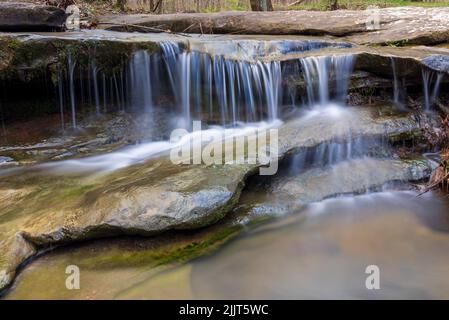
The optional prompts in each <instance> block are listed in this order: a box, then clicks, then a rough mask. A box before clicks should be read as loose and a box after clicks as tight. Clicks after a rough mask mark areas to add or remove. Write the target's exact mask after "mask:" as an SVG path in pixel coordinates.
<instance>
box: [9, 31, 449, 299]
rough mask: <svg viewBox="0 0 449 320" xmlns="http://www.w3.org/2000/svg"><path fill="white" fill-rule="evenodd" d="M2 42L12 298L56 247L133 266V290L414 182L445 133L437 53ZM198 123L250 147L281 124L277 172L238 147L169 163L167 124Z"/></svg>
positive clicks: (247, 40) (226, 41) (331, 43)
mask: <svg viewBox="0 0 449 320" xmlns="http://www.w3.org/2000/svg"><path fill="white" fill-rule="evenodd" d="M0 42H1V43H2V44H3V45H2V46H1V47H0V56H1V57H2V60H1V62H0V81H1V85H2V86H3V91H2V92H1V94H0V101H1V106H2V109H1V113H2V119H3V127H2V129H3V131H2V132H3V134H2V139H3V143H2V145H1V147H0V157H1V158H0V166H1V167H0V199H1V201H0V289H3V290H4V291H3V293H5V294H6V296H7V297H8V296H10V297H14V294H15V290H16V289H15V288H17V292H18V294H19V296H20V295H21V293H22V294H23V292H24V291H23V290H24V289H21V287H20V286H21V281H24V284H23V285H24V288H28V286H33V280H32V279H33V278H35V277H36V276H35V273H33V272H34V271H33V270H34V269H32V268H34V267H32V266H33V265H34V263H32V264H31V267H30V268H31V269H30V270H31V271H29V272H31V273H27V272H28V271H27V269H28V267H25V273H24V276H23V278H24V279H19V281H18V282H16V283H15V284H14V286H13V287H11V284H12V283H13V281H14V278H15V275H16V273H17V270H20V269H21V268H22V267H23V266H24V265H25V264H26V262H28V261H30V260H32V259H33V258H34V257H37V256H39V255H40V254H41V253H44V252H47V251H48V250H49V249H53V248H54V247H56V246H58V247H59V246H62V247H61V248H60V249H58V251H57V253H55V255H56V259H57V261H58V262H57V264H58V266H59V265H60V264H61V265H62V264H64V263H66V262H67V261H68V260H67V259H66V258H65V257H64V252H66V251H67V252H69V254H70V255H71V258H70V259H72V258H73V257H80V256H84V254H85V253H84V252H85V251H84V250H87V251H89V252H91V253H90V254H89V255H88V257H87V258H86V257H83V258H82V259H80V262H79V264H80V267H82V268H86V269H87V270H91V271H92V270H94V269H95V268H93V269H92V268H91V266H92V265H95V266H96V267H98V268H99V269H97V270H95V271H93V272H92V274H90V273H89V277H93V276H94V275H95V274H96V273H97V272H100V273H101V272H103V271H104V272H105V273H108V272H109V271H105V270H109V268H112V269H114V268H124V269H126V268H128V267H129V268H130V269H129V270H128V271H129V273H127V272H123V273H122V272H120V273H119V274H120V277H123V278H122V279H127V277H132V278H133V279H134V280H135V281H138V279H140V280H142V281H144V279H147V278H148V277H152V276H153V275H157V274H158V273H159V272H165V271H164V270H167V268H169V267H173V266H174V265H177V264H179V263H185V262H186V261H190V260H191V259H193V258H198V257H200V256H203V255H206V254H209V253H211V252H212V251H214V250H216V249H217V248H219V247H220V246H221V245H222V244H223V243H225V242H227V241H228V240H230V239H231V238H233V237H235V236H237V235H238V234H239V233H241V232H242V231H244V230H246V229H248V228H250V229H251V228H252V227H253V226H254V225H260V224H261V222H263V221H267V220H270V221H272V220H273V219H279V218H280V217H287V218H288V217H290V216H295V218H292V219H296V217H299V216H302V215H303V212H304V210H305V211H307V208H308V206H310V205H311V204H315V203H321V202H322V201H323V200H324V199H329V198H335V197H339V196H343V195H345V196H348V195H360V194H365V193H371V192H377V191H382V190H404V189H406V190H415V188H416V184H417V183H425V182H426V181H427V180H428V178H429V177H430V175H431V173H432V171H433V170H434V169H435V168H436V166H438V162H437V161H435V160H438V159H437V158H436V157H435V154H434V153H437V152H438V151H439V150H440V149H441V147H442V146H443V144H444V143H445V141H446V139H447V137H446V136H445V134H446V133H445V130H446V129H447V128H445V127H444V123H443V122H442V119H443V118H444V117H445V116H446V113H445V112H446V110H447V101H448V100H447V98H448V97H447V96H446V88H447V84H446V82H447V77H448V75H447V73H448V70H449V69H448V64H447V63H448V59H446V58H447V49H444V48H441V47H439V48H435V47H408V48H398V47H373V46H365V45H360V44H358V43H360V42H359V41H352V40H351V39H350V38H347V39H344V41H342V39H337V38H335V37H326V36H323V37H305V36H250V35H235V36H234V35H227V36H226V35H222V36H215V35H192V36H189V37H186V36H183V35H180V34H173V33H170V34H164V33H159V34H139V33H126V32H113V31H99V30H97V31H83V32H78V33H77V32H74V33H33V34H30V33H21V34H18V33H4V34H1V35H0ZM24 92H26V93H27V94H26V95H24V94H23V93H24ZM194 120H201V121H202V122H203V123H202V124H203V126H204V127H203V130H204V131H203V132H204V133H206V132H209V133H210V132H212V133H215V134H217V133H218V134H225V133H227V134H229V135H230V136H231V137H232V138H233V139H234V138H235V139H236V138H237V137H239V136H245V137H246V139H247V140H246V142H245V145H249V144H251V142H254V141H256V140H257V139H258V135H257V132H258V131H256V130H268V131H269V130H277V131H276V132H277V135H278V140H277V141H278V145H277V146H276V147H274V146H273V145H271V144H270V142H271V141H265V142H263V143H262V145H260V146H259V147H262V146H263V147H266V149H267V150H269V151H270V150H271V151H272V153H270V156H269V160H270V162H271V164H272V165H275V166H276V167H277V168H278V170H277V172H276V174H274V175H269V176H260V175H259V172H260V169H261V167H264V166H266V165H262V164H260V163H252V162H251V161H244V160H245V159H246V160H247V159H248V155H249V151H248V150H245V149H243V151H242V150H241V149H238V148H237V147H236V145H234V144H229V145H225V146H224V147H223V154H226V153H231V154H232V155H233V157H232V161H225V162H217V163H208V164H206V163H198V164H182V161H181V163H180V162H178V163H174V162H173V161H172V159H171V157H170V155H171V150H173V148H175V147H179V146H180V145H182V143H181V142H182V141H181V142H179V141H178V142H173V141H171V140H170V134H171V131H172V130H173V129H176V128H178V129H179V128H182V129H184V130H186V132H190V133H188V134H187V137H190V138H191V137H193V136H194V135H195V131H193V132H192V127H191V123H192V121H194ZM228 137H229V136H228ZM180 143H181V144H180ZM275 151H277V152H275ZM214 153H215V151H214ZM429 153H432V154H433V155H432V156H429ZM191 157H192V155H190V154H189V155H187V156H186V157H185V158H184V160H185V159H188V160H189V161H190V160H191ZM189 161H188V162H189ZM411 183H413V185H412V184H411ZM295 214H297V215H295ZM130 236H138V237H140V238H129V237H130ZM101 238H119V239H117V240H115V241H116V242H114V243H113V244H109V243H108V240H106V241H105V240H98V239H101ZM120 238H123V239H120ZM90 241H95V242H93V243H92V244H90ZM79 243H81V244H79ZM83 243H84V244H83ZM73 245H76V246H80V247H79V248H81V249H79V250H81V251H77V250H78V249H77V248H78V247H72V246H73ZM55 255H53V254H50V258H49V259H50V260H51V259H53V258H52V257H55ZM89 257H90V258H89ZM45 259H46V258H45V255H44V258H43V259H42V261H44V262H42V263H43V264H44V265H45V261H48V260H45ZM89 259H91V261H90V260H89ZM39 261H41V259H38V260H37V262H36V264H37V266H38V267H37V269H36V270H41V269H39V268H41V267H40V265H39V263H41V262H39ZM75 264H76V263H75ZM103 265H104V266H105V267H104V269H102V268H103V267H102V266H103ZM58 268H59V267H58ZM132 268H134V269H133V270H131V269H132ZM98 270H100V271H98ZM101 270H103V271H101ZM36 272H38V273H42V272H43V271H36ZM89 272H90V271H89ZM136 272H137V274H138V273H140V272H143V273H142V274H144V275H142V277H139V276H136ZM181 272H182V271H181ZM29 274H32V276H28V275H29ZM111 274H114V273H113V272H112V273H111ZM57 279H59V278H58V276H56V275H55V278H53V276H51V275H44V276H42V278H39V279H38V281H37V282H36V284H37V283H39V281H41V280H45V281H48V282H52V281H55V282H57V281H59V280H57ZM105 279H107V277H106V278H105ZM134 280H133V281H134ZM92 281H93V282H92V283H94V280H92ZM105 281H106V280H105ZM125 282H126V281H125ZM58 283H59V282H58ZM58 285H63V282H61V284H58ZM106 287H107V286H106ZM106 287H105V288H106ZM125 287H126V285H125V284H124V283H122V284H120V285H118V286H117V288H115V289H111V288H109V289H108V290H109V291H107V290H106V289H105V290H106V291H107V292H109V293H107V294H104V295H103V294H100V293H98V292H97V293H93V292H92V291H91V290H90V289H89V290H90V291H89V292H90V293H89V294H90V295H92V297H93V298H102V297H130V296H133V295H132V294H130V295H124V296H120V295H117V292H119V291H121V290H124V289H125ZM8 288H9V289H10V290H9V291H8ZM106 291H105V292H106ZM49 292H51V290H50V291H49ZM67 294H68V296H67V297H72V296H71V294H69V293H67ZM139 294H142V292H139ZM249 296H251V295H249ZM22 297H24V296H23V295H22ZM28 297H29V296H28ZM49 297H51V295H49ZM64 297H65V295H64ZM84 297H86V296H84Z"/></svg>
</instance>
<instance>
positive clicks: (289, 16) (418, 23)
mask: <svg viewBox="0 0 449 320" xmlns="http://www.w3.org/2000/svg"><path fill="white" fill-rule="evenodd" d="M373 17H374V18H375V19H376V20H377V17H378V18H379V23H380V24H379V28H378V29H376V30H370V29H369V28H370V27H369V26H371V25H372V20H373ZM367 25H368V27H367ZM100 26H102V27H103V28H105V29H108V30H118V31H140V32H155V29H152V28H157V30H170V31H173V32H185V33H200V34H201V33H204V34H209V33H214V34H226V33H233V34H266V35H331V36H336V37H345V39H346V40H347V41H351V42H354V43H357V44H387V43H397V44H424V45H430V44H437V43H442V42H447V41H449V8H419V7H398V8H383V9H379V10H363V11H360V10H359V11H356V10H336V11H274V12H237V11H230V12H220V13H193V14H192V13H178V14H165V15H115V16H104V17H102V18H101V19H100ZM157 30H156V31H157Z"/></svg>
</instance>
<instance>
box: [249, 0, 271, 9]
mask: <svg viewBox="0 0 449 320" xmlns="http://www.w3.org/2000/svg"><path fill="white" fill-rule="evenodd" d="M250 4H251V10H252V11H273V5H272V4H271V0H250Z"/></svg>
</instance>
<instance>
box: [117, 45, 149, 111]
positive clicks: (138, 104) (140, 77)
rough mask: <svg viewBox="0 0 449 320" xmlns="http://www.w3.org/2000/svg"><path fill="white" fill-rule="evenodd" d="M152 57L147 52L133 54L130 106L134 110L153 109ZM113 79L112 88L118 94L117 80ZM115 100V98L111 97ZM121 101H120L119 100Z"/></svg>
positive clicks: (130, 68)
mask: <svg viewBox="0 0 449 320" xmlns="http://www.w3.org/2000/svg"><path fill="white" fill-rule="evenodd" d="M150 71H151V70H150V55H149V53H148V52H146V51H143V50H141V51H137V52H135V53H134V54H133V56H132V58H131V62H130V66H129V79H130V88H129V89H130V94H131V100H130V105H131V108H132V109H140V110H144V111H151V110H152V108H153V97H152V82H151V75H150ZM114 78H115V75H114V76H113V78H112V80H111V81H112V82H111V86H112V88H114V87H115V90H116V92H118V86H117V80H116V79H114ZM112 90H114V89H112ZM111 99H113V97H111ZM117 101H119V99H117Z"/></svg>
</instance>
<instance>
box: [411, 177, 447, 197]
mask: <svg viewBox="0 0 449 320" xmlns="http://www.w3.org/2000/svg"><path fill="white" fill-rule="evenodd" d="M445 179H449V173H447V174H446V175H445V176H444V177H442V178H441V179H440V180H438V181H437V182H434V183H432V184H431V185H430V186H428V187H426V189H425V190H424V191H423V192H421V193H419V194H418V195H417V197H419V196H421V195H423V194H424V193H426V192H429V191H430V190H432V189H433V188H436V187H438V186H439V184H440V183H442V182H444V180H445Z"/></svg>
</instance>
